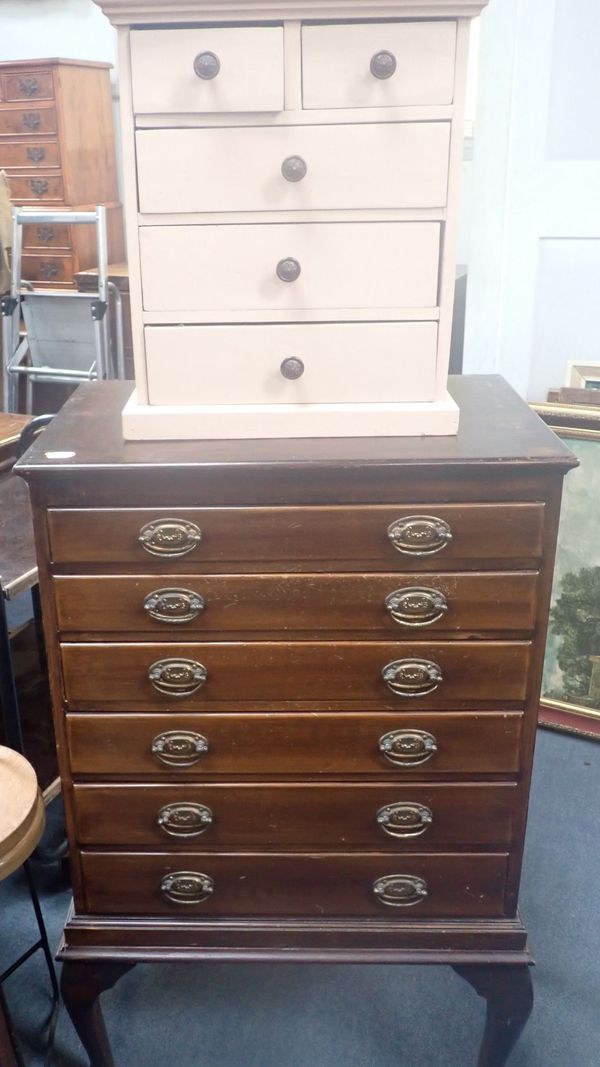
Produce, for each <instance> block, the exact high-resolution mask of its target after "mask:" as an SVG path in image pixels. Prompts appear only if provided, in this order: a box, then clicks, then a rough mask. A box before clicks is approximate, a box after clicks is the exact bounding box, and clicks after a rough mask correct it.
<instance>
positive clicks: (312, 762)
mask: <svg viewBox="0 0 600 1067" xmlns="http://www.w3.org/2000/svg"><path fill="white" fill-rule="evenodd" d="M521 723H522V715H521V713H520V712H502V713H496V712H482V713H481V714H479V713H477V712H466V713H462V714H461V713H459V712H451V711H447V712H443V713H442V714H432V713H429V714H427V713H426V714H423V713H420V712H411V714H410V715H406V716H405V715H404V714H402V715H399V714H397V713H394V712H384V713H378V712H370V713H369V714H368V715H365V714H363V713H361V712H351V713H348V712H343V711H339V712H334V713H330V714H327V713H325V714H321V715H313V714H302V713H300V714H298V713H296V714H290V713H288V712H284V711H278V712H271V713H269V714H266V715H265V714H261V713H260V712H255V713H254V714H248V715H243V714H242V715H241V714H238V713H236V712H230V713H227V714H225V715H219V714H209V715H200V714H197V715H190V714H187V713H182V712H177V713H176V714H174V713H172V712H169V713H167V714H160V713H154V714H136V713H130V714H128V715H118V714H91V713H83V714H69V715H67V716H66V731H67V738H68V748H69V757H70V762H71V768H72V771H73V774H74V775H75V776H80V775H87V776H94V777H98V776H113V775H115V776H116V775H120V776H124V777H127V778H130V779H136V778H139V777H141V776H145V777H152V778H158V779H165V778H166V777H168V778H169V779H170V780H172V781H178V780H180V779H187V780H189V779H196V778H202V779H203V780H204V779H206V778H210V777H215V776H218V777H219V778H225V777H227V776H237V775H244V776H248V775H273V776H276V775H283V776H298V775H303V774H311V775H312V774H317V775H327V776H329V777H336V776H343V775H351V776H354V775H361V776H364V775H370V776H375V777H378V778H381V777H382V776H386V777H387V778H390V777H392V778H394V779H407V780H411V781H412V780H414V779H415V778H416V779H420V778H423V777H432V776H436V777H437V776H444V777H447V776H448V775H454V774H463V775H464V774H468V773H471V774H477V775H490V774H514V773H516V771H517V770H518V768H519V743H520V737H521Z"/></svg>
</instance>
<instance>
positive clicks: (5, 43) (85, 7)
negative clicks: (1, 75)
mask: <svg viewBox="0 0 600 1067" xmlns="http://www.w3.org/2000/svg"><path fill="white" fill-rule="evenodd" d="M115 42H116V35H115V31H114V30H113V28H112V26H111V25H110V23H109V21H108V19H107V18H106V17H105V16H104V15H103V14H102V12H101V10H100V8H99V7H96V5H95V4H94V3H92V0H0V60H7V59H47V58H48V59H49V58H54V57H60V58H62V59H96V60H101V61H103V62H107V63H113V64H114V63H115V57H116V47H115Z"/></svg>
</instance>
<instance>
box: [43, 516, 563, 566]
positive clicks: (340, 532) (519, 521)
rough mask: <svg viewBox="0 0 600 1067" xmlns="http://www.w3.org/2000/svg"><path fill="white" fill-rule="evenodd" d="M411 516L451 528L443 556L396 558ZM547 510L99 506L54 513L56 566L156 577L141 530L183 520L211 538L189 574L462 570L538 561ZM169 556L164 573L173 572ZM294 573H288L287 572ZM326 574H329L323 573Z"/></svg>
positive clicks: (188, 559)
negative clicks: (104, 566) (96, 566)
mask: <svg viewBox="0 0 600 1067" xmlns="http://www.w3.org/2000/svg"><path fill="white" fill-rule="evenodd" d="M411 515H430V516H433V517H435V518H439V519H441V520H443V521H444V522H447V523H448V525H449V526H450V529H451V531H452V541H451V542H450V543H449V544H447V545H446V546H445V547H443V548H442V549H441V550H440V551H439V552H436V553H435V555H431V556H420V555H417V554H414V553H404V552H399V551H397V549H396V548H394V545H393V544H392V543H391V541H390V539H389V537H388V535H387V529H388V526H389V525H390V523H392V522H395V521H396V520H397V519H401V518H406V517H408V516H411ZM543 516H544V507H543V504H541V503H523V504H481V505H476V504H464V505H460V504H455V505H445V504H444V505H439V504H437V505H436V504H435V503H434V502H433V501H432V502H430V503H429V504H423V503H419V504H418V505H417V504H407V503H404V502H402V503H398V505H397V506H392V507H390V506H387V505H386V506H382V505H378V504H373V505H371V506H370V507H369V506H361V507H343V506H339V507H304V508H302V509H296V508H285V507H278V508H227V509H221V508H201V507H197V508H194V507H178V508H176V509H171V510H166V509H162V508H139V509H137V508H136V509H133V508H106V509H102V508H91V509H89V510H84V509H82V510H71V509H66V510H60V509H57V510H54V509H52V510H51V511H50V512H49V515H48V521H49V526H50V537H51V542H52V557H53V561H54V563H69V564H74V563H79V562H81V563H85V562H87V563H110V562H113V561H114V562H120V563H135V564H137V565H138V566H140V567H145V568H146V570H148V569H149V568H150V567H151V566H152V565H156V560H157V557H156V556H152V555H150V554H149V553H148V552H147V551H145V549H144V548H143V547H142V545H141V544H140V542H139V536H140V531H141V528H142V526H144V525H145V524H146V523H149V522H160V521H161V520H162V521H164V520H166V519H183V520H186V521H188V522H193V523H195V524H196V525H197V526H199V527H200V530H201V532H202V540H201V541H200V543H199V544H197V545H195V546H193V547H192V549H191V551H189V552H187V553H186V555H185V557H183V558H179V559H171V560H169V562H168V570H169V571H171V570H173V571H174V572H175V571H176V570H178V569H179V568H182V569H185V568H186V567H187V568H188V569H189V566H190V563H201V564H202V566H203V567H204V565H205V564H210V563H215V564H219V565H220V566H221V567H223V565H224V564H227V565H228V566H227V569H228V570H229V569H230V567H231V564H234V563H238V562H244V563H256V564H260V568H259V569H261V570H262V566H263V565H264V564H265V563H267V564H269V565H270V567H271V568H272V566H273V563H274V562H275V561H277V562H282V563H286V564H288V568H289V569H294V570H297V569H303V564H304V561H306V562H307V563H308V564H310V566H311V567H312V568H313V569H317V564H322V566H323V569H331V570H338V569H343V567H344V565H345V564H348V563H354V564H359V565H360V566H361V567H362V568H363V569H364V570H378V569H383V570H390V569H394V570H398V571H403V570H407V571H412V570H415V569H417V570H419V571H420V570H424V571H425V570H439V569H442V568H443V567H448V568H452V569H456V567H457V566H459V565H460V562H462V561H464V560H476V561H477V562H478V563H479V564H481V561H482V560H485V559H504V560H505V561H507V562H510V561H511V560H514V559H519V560H520V559H523V558H525V559H529V560H530V561H532V562H535V561H537V560H538V559H539V557H540V554H541V547H542V529H543ZM165 562H166V559H165V557H162V558H161V561H160V564H158V565H159V566H161V567H162V568H164V567H165ZM288 568H286V569H288ZM318 569H320V567H319V568H318Z"/></svg>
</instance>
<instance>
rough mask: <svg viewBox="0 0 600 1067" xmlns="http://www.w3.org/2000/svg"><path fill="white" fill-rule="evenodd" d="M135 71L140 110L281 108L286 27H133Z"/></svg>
mask: <svg viewBox="0 0 600 1067" xmlns="http://www.w3.org/2000/svg"><path fill="white" fill-rule="evenodd" d="M197 70H199V71H200V73H201V74H202V75H204V76H200V74H198V73H197V72H196V71H197ZM215 72H216V73H215ZM131 77H132V87H133V106H134V111H135V112H136V113H137V114H144V113H145V114H165V113H174V114H175V113H180V114H186V113H190V112H198V111H200V112H215V111H216V112H218V111H281V110H282V109H283V28H282V27H281V26H239V27H238V26H231V27H206V28H198V27H192V28H191V29H185V30H170V29H164V30H133V31H132V33H131Z"/></svg>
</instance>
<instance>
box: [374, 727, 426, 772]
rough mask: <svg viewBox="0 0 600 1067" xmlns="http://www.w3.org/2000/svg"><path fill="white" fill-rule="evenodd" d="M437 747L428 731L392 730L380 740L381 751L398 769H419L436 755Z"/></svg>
mask: <svg viewBox="0 0 600 1067" xmlns="http://www.w3.org/2000/svg"><path fill="white" fill-rule="evenodd" d="M437 747H438V746H437V741H436V739H435V737H434V736H433V734H430V733H428V732H427V730H390V731H389V733H387V734H382V735H381V737H380V738H379V751H380V752H381V753H382V755H383V756H385V758H386V759H387V760H389V762H390V763H393V764H394V765H395V766H398V767H419V766H420V765H421V764H422V763H426V762H427V760H429V759H431V757H432V756H434V755H435V753H436V752H437Z"/></svg>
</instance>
